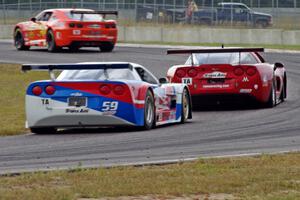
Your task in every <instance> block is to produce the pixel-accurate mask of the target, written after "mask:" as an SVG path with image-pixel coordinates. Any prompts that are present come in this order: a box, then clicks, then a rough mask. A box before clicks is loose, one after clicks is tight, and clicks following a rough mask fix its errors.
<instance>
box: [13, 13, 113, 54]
mask: <svg viewBox="0 0 300 200" xmlns="http://www.w3.org/2000/svg"><path fill="white" fill-rule="evenodd" d="M106 15H118V12H117V11H94V10H90V9H48V10H44V11H42V12H41V13H39V14H38V15H37V16H36V17H33V18H31V20H30V21H26V22H21V23H18V24H17V25H16V26H15V28H14V45H15V47H16V48H17V50H28V49H29V48H30V47H31V46H39V47H47V49H48V51H50V52H55V51H58V50H60V49H61V48H62V47H68V48H69V49H70V50H71V51H77V50H78V49H79V48H81V47H99V48H100V50H101V51H103V52H110V51H112V50H113V49H114V46H115V44H116V42H117V27H116V21H115V20H105V16H106Z"/></svg>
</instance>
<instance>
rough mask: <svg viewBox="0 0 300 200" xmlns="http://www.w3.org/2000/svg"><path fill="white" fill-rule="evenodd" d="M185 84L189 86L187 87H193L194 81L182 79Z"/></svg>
mask: <svg viewBox="0 0 300 200" xmlns="http://www.w3.org/2000/svg"><path fill="white" fill-rule="evenodd" d="M181 81H182V83H183V84H187V85H192V84H193V79H192V78H182V79H181Z"/></svg>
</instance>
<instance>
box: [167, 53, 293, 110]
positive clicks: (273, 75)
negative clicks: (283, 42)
mask: <svg viewBox="0 0 300 200" xmlns="http://www.w3.org/2000/svg"><path fill="white" fill-rule="evenodd" d="M263 51H264V49H263V48H220V49H178V50H176V49H174V50H168V51H167V53H168V54H191V56H190V57H189V58H188V60H187V61H186V63H185V64H184V65H177V66H173V67H171V68H170V69H169V70H168V72H167V78H168V80H169V81H170V82H171V83H185V84H187V85H188V86H189V89H190V92H191V95H192V100H193V101H192V102H193V105H194V106H198V105H203V104H204V105H205V104H207V103H214V104H215V103H217V104H220V103H222V102H223V103H226V102H227V103H228V102H229V103H233V102H237V103H240V102H242V103H244V102H245V101H246V100H255V101H256V102H260V103H262V104H263V105H265V106H266V107H274V106H275V105H276V104H278V103H279V102H283V101H284V100H285V98H286V97H287V76H286V71H285V68H284V65H283V64H282V63H275V64H269V63H267V62H266V61H265V59H264V58H263V57H262V55H261V54H260V53H259V52H263ZM235 100H236V101H235ZM252 102H253V101H252Z"/></svg>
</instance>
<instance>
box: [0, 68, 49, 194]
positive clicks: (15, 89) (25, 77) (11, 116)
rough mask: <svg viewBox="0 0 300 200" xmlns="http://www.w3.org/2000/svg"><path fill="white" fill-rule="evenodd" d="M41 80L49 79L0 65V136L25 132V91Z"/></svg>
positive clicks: (42, 75)
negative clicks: (31, 83) (33, 82)
mask: <svg viewBox="0 0 300 200" xmlns="http://www.w3.org/2000/svg"><path fill="white" fill-rule="evenodd" d="M41 79H49V75H48V73H47V72H29V73H26V74H24V73H22V72H21V67H20V65H16V64H0V86H1V87H0V105H1V111H0V136H3V135H15V134H21V133H24V132H26V129H25V108H24V106H25V105H24V104H25V91H26V88H27V86H28V84H29V83H30V82H32V81H36V80H41ZM0 197H1V195H0Z"/></svg>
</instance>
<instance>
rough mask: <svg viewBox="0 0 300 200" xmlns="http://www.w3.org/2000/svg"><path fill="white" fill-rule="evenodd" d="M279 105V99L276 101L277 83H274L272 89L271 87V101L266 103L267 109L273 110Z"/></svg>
mask: <svg viewBox="0 0 300 200" xmlns="http://www.w3.org/2000/svg"><path fill="white" fill-rule="evenodd" d="M276 104H277V99H276V85H275V81H273V84H272V87H271V91H270V95H269V99H268V101H267V103H266V107H267V108H273V107H274V106H276Z"/></svg>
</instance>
